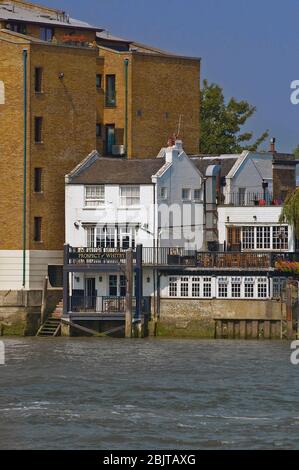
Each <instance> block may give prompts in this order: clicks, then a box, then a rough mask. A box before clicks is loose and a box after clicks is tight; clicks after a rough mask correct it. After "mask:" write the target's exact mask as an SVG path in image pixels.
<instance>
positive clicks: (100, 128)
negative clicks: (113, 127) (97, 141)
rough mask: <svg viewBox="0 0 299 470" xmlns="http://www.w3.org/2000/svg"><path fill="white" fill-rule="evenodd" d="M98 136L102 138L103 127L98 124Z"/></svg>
mask: <svg viewBox="0 0 299 470" xmlns="http://www.w3.org/2000/svg"><path fill="white" fill-rule="evenodd" d="M96 136H97V137H102V125H101V124H99V123H97V125H96Z"/></svg>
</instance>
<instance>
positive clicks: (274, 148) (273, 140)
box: [269, 137, 276, 153]
mask: <svg viewBox="0 0 299 470" xmlns="http://www.w3.org/2000/svg"><path fill="white" fill-rule="evenodd" d="M275 144H276V139H275V137H272V139H271V140H270V149H269V152H270V153H276V147H275Z"/></svg>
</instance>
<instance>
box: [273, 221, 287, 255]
mask: <svg viewBox="0 0 299 470" xmlns="http://www.w3.org/2000/svg"><path fill="white" fill-rule="evenodd" d="M288 238H289V236H288V226H287V225H286V226H276V227H273V250H287V249H288V246H289V243H288Z"/></svg>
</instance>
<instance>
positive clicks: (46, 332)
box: [36, 317, 61, 337]
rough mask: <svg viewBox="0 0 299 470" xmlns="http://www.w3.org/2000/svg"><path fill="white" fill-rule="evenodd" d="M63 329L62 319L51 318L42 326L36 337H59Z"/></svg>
mask: <svg viewBox="0 0 299 470" xmlns="http://www.w3.org/2000/svg"><path fill="white" fill-rule="evenodd" d="M60 329H61V320H60V318H54V317H50V318H48V320H46V321H45V323H43V324H42V326H41V327H40V329H39V330H38V332H37V333H36V336H42V337H49V336H52V337H53V336H58V335H59V334H60Z"/></svg>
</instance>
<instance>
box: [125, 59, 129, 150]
mask: <svg viewBox="0 0 299 470" xmlns="http://www.w3.org/2000/svg"><path fill="white" fill-rule="evenodd" d="M124 67H125V155H126V157H127V158H128V87H129V59H125V60H124Z"/></svg>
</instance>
